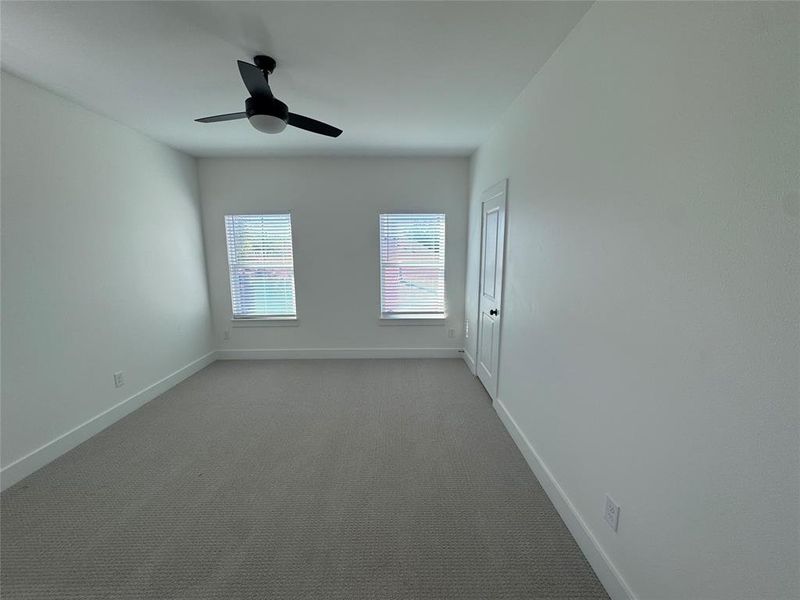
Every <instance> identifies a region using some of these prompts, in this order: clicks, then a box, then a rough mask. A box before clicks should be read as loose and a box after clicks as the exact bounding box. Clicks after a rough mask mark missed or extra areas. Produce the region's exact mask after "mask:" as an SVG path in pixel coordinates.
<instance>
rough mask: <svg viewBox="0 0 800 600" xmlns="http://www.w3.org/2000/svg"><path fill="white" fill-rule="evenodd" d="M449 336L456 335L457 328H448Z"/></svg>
mask: <svg viewBox="0 0 800 600" xmlns="http://www.w3.org/2000/svg"><path fill="white" fill-rule="evenodd" d="M447 337H449V338H454V337H456V330H455V329H448V330H447Z"/></svg>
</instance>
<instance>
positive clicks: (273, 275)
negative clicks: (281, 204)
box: [225, 213, 297, 319]
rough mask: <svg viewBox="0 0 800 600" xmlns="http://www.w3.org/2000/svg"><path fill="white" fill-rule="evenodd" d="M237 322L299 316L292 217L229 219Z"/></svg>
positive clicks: (228, 231) (270, 216) (234, 306)
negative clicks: (293, 254) (296, 296)
mask: <svg viewBox="0 0 800 600" xmlns="http://www.w3.org/2000/svg"><path fill="white" fill-rule="evenodd" d="M225 233H226V236H227V240H228V269H229V272H230V277H231V301H232V304H233V318H234V319H258V318H267V317H283V318H293V317H296V316H297V310H296V308H295V293H294V259H293V256H292V216H291V215H290V214H288V213H284V214H268V215H227V216H226V217H225Z"/></svg>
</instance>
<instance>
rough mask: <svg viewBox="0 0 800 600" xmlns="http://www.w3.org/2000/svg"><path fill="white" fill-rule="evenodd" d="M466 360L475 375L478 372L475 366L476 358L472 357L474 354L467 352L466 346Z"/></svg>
mask: <svg viewBox="0 0 800 600" xmlns="http://www.w3.org/2000/svg"><path fill="white" fill-rule="evenodd" d="M464 362H465V363H467V366H468V367H469V370H470V372H471V373H472V374H473V375H475V374H476V370H475V369H476V367H475V359H474V358H472V355H471V354H470V353H469V352H467V349H466V348H464Z"/></svg>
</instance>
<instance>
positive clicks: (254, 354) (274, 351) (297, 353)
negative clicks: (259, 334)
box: [217, 348, 461, 360]
mask: <svg viewBox="0 0 800 600" xmlns="http://www.w3.org/2000/svg"><path fill="white" fill-rule="evenodd" d="M460 355H461V349H460V348H264V349H253V350H247V349H242V350H217V358H218V359H220V360H253V359H255V360H263V359H281V358H283V359H287V358H458V357H459V356H460Z"/></svg>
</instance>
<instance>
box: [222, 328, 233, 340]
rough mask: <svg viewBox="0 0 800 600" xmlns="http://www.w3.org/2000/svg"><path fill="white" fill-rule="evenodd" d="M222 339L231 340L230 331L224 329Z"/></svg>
mask: <svg viewBox="0 0 800 600" xmlns="http://www.w3.org/2000/svg"><path fill="white" fill-rule="evenodd" d="M222 339H223V340H229V339H231V330H230V329H226V330H225V331H223V332H222Z"/></svg>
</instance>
